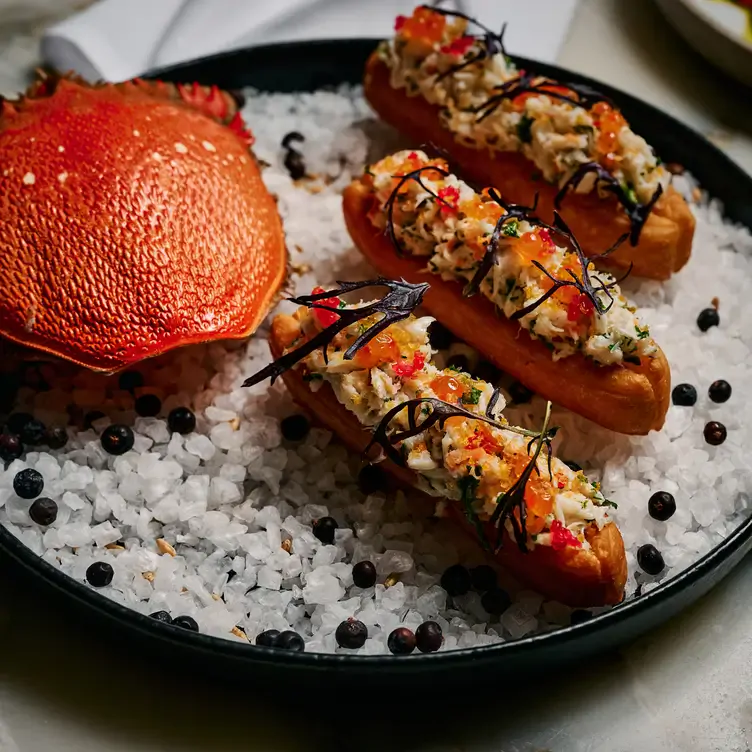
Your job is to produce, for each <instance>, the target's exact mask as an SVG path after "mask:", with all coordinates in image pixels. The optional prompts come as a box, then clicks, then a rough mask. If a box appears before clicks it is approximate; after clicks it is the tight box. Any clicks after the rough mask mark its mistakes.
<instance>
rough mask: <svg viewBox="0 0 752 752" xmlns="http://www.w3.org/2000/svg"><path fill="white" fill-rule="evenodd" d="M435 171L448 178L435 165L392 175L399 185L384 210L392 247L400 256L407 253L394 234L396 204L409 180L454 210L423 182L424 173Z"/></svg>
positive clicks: (447, 174) (445, 172)
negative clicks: (401, 189)
mask: <svg viewBox="0 0 752 752" xmlns="http://www.w3.org/2000/svg"><path fill="white" fill-rule="evenodd" d="M428 171H433V172H438V173H439V175H441V176H442V177H445V178H446V177H448V176H449V173H448V172H447V171H446V170H444V169H442V168H441V167H435V166H434V165H426V166H424V167H419V168H418V169H417V170H413V171H412V172H407V173H405V174H404V175H392V177H393V178H399V183H397V185H396V186H395V188H394V190H393V191H392V193H391V194H390V196H389V198H388V199H387V200H386V204H385V205H384V208H385V209H386V231H387V234H388V235H389V240H391V241H392V245H393V246H394V248H395V250H396V251H397V255H398V256H404V254H405V252H404V250H403V248H402V246H401V245H400V243H399V240H397V235H396V234H395V232H394V202H395V201H396V200H397V196H398V195H399V191H400V188H402V186H403V185H404V184H405V183H407V181H408V180H414V181H415V182H416V183H417V184H418V185H419V186H420V187H421V188H422V189H423V190H424V191H426V193H430V194H431V196H433V197H434V198H435V199H436V200H437V201H438V202H439V203H440V204H444V206H447V207H449V208H450V209H452V208H453V207H452V206H451V204H449V203H448V202H447V201H444V199H443V198H441V196H439V195H438V194H436V193H434V192H433V191H432V190H431V189H430V188H428V187H427V186H426V184H425V183H424V182H423V181H422V180H421V175H422V174H423V173H424V172H428Z"/></svg>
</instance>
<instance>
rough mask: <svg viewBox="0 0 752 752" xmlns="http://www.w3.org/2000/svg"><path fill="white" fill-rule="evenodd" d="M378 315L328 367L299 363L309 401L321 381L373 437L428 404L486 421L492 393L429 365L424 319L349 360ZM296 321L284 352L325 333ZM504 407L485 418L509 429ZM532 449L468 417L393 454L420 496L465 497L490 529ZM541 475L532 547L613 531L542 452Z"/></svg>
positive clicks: (598, 503)
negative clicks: (417, 402) (417, 403)
mask: <svg viewBox="0 0 752 752" xmlns="http://www.w3.org/2000/svg"><path fill="white" fill-rule="evenodd" d="M361 305H367V304H361ZM380 316H381V314H375V315H374V316H373V317H371V318H370V319H365V320H361V321H359V322H357V323H355V324H352V325H350V326H348V327H347V328H345V329H343V330H342V331H341V332H340V333H339V334H338V335H336V336H335V337H334V339H333V340H332V342H331V344H330V345H329V346H328V347H327V357H326V359H325V358H324V354H323V353H322V352H321V350H316V351H314V352H313V353H311V354H310V355H308V356H307V357H306V358H304V359H303V360H301V362H300V364H299V366H298V367H299V368H302V369H303V370H304V372H305V373H304V378H305V380H306V381H308V383H309V385H310V387H311V389H312V390H313V391H314V392H315V391H318V389H319V388H321V386H322V385H323V383H324V382H327V383H328V384H329V385H330V386H331V388H332V389H333V391H334V394H335V395H336V397H337V399H338V400H339V402H340V403H341V404H342V405H344V406H345V407H346V408H347V409H348V410H349V411H350V412H352V413H353V414H354V415H355V416H357V418H358V420H359V421H360V423H361V424H363V425H364V426H367V427H369V428H374V427H375V426H377V425H378V424H379V423H380V422H381V420H382V418H384V416H385V415H386V413H387V412H389V410H391V409H392V408H394V407H395V406H397V405H399V404H401V403H403V402H407V401H408V400H414V399H417V398H425V397H432V398H438V399H440V400H442V401H444V402H448V403H450V404H453V405H454V404H456V405H457V406H459V407H461V408H463V409H464V410H467V411H468V412H470V413H472V414H474V415H477V416H479V417H487V410H488V406H489V401H490V400H491V399H492V397H493V394H494V389H493V387H492V386H491V385H490V384H488V383H486V382H484V381H481V380H479V379H475V378H473V377H472V376H471V375H470V374H468V373H465V372H463V371H459V370H455V369H452V368H447V369H444V370H440V369H438V368H437V367H436V366H434V365H433V364H432V363H431V356H432V355H433V351H432V349H431V346H430V344H429V339H428V327H429V325H430V324H431V322H432V321H433V319H432V318H430V317H421V318H416V317H414V316H410V317H409V318H408V319H405V320H404V321H401V322H398V323H394V324H392V325H391V326H389V327H388V328H387V329H385V330H384V331H383V332H381V333H380V334H378V335H377V336H376V337H375V338H373V339H372V340H370V341H369V342H368V343H367V344H366V345H365V346H364V347H362V348H361V349H359V350H358V351H357V352H356V354H355V356H354V357H353V358H352V359H349V360H346V359H345V358H344V353H345V351H346V350H347V348H348V347H349V346H350V345H351V344H352V343H353V342H354V341H355V339H356V338H357V337H358V336H360V335H361V334H362V333H363V332H364V331H366V330H367V329H368V328H369V327H370V326H373V324H375V323H376V322H377V321H378V320H379V318H380ZM295 317H296V319H297V321H298V323H299V324H300V329H301V334H300V336H299V337H298V338H297V339H296V340H295V341H293V342H291V343H290V345H289V347H288V348H287V351H288V352H289V351H290V350H294V349H295V348H296V347H298V346H299V345H300V344H302V343H303V342H304V341H306V340H308V339H310V338H311V337H313V336H315V335H316V334H317V333H318V332H320V331H321V330H322V329H323V328H324V325H323V324H322V323H321V321H320V320H319V319H318V318H317V317H316V315H315V312H313V313H312V312H311V310H310V309H308V308H305V307H302V308H300V309H298V311H297V313H296V314H295ZM314 398H315V397H314ZM504 404H505V403H504V399H503V397H501V396H499V398H498V401H497V402H496V404H495V405H494V407H493V410H491V416H490V417H492V418H493V420H494V421H496V422H497V423H501V424H502V425H506V424H507V421H506V420H505V419H504V417H503V415H502V410H503V408H504ZM408 409H409V408H406V409H405V410H402V411H400V412H399V413H398V414H397V416H396V417H395V418H394V419H393V420H392V421H391V423H390V425H389V433H390V435H391V434H392V433H394V432H395V431H402V430H405V429H407V428H408V415H407V412H408ZM428 410H429V408H428V407H427V406H425V405H422V406H421V407H419V408H417V409H416V412H415V414H414V417H415V419H416V421H417V422H418V423H420V422H421V421H422V416H421V415H420V413H421V412H422V411H428ZM529 441H530V439H529V438H528V437H526V436H522V435H519V434H517V433H513V432H512V431H511V430H506V429H503V428H497V427H495V426H492V425H490V424H488V423H486V422H483V421H482V420H476V419H474V418H472V417H470V416H457V417H451V418H449V419H448V420H446V422H445V424H444V426H443V427H440V426H439V425H438V423H434V424H433V425H432V426H430V427H428V428H426V429H425V430H423V431H422V432H421V433H419V434H418V435H417V436H413V437H411V438H408V439H405V440H404V441H402V442H400V443H397V444H395V447H396V448H397V450H398V451H399V452H400V454H401V456H402V457H403V458H404V462H405V464H406V465H407V467H409V468H410V469H412V470H414V471H415V473H416V474H417V477H418V486H419V487H420V488H421V490H423V491H425V492H427V493H428V494H431V495H432V496H437V497H447V498H450V499H455V500H461V499H464V500H465V501H467V495H468V492H469V491H468V489H470V491H471V493H472V499H471V502H470V503H471V506H472V509H473V512H474V514H475V515H476V516H477V517H478V518H479V519H480V520H481V521H484V522H487V521H489V520H490V519H491V516H492V515H493V513H494V511H495V509H496V506H497V503H498V500H499V498H500V497H501V496H502V495H503V493H504V492H505V491H507V490H508V489H509V488H510V487H511V486H512V485H513V484H514V483H515V481H517V480H518V478H519V477H520V475H521V473H522V472H523V470H524V469H525V467H526V466H527V464H528V463H529V462H530V460H531V455H530V454H528V443H529ZM537 466H538V472H537V473H535V472H533V473H532V475H531V477H530V480H529V481H528V483H527V486H526V489H525V494H524V501H525V508H526V513H527V514H526V517H527V519H526V528H527V533H528V539H529V542H530V543H531V544H532V545H544V546H553V547H554V548H564V547H567V546H574V547H576V548H588V547H589V544H588V542H587V540H586V539H585V534H584V533H585V529H586V528H587V527H588V525H590V524H591V523H595V524H596V525H597V527H598V528H599V529H600V528H602V527H603V526H604V525H605V524H608V523H610V522H611V518H610V517H609V515H608V512H607V506H606V500H605V499H604V497H603V495H602V494H601V493H600V491H599V487H598V484H594V483H591V482H590V481H588V479H587V478H586V477H585V475H584V474H583V473H582V472H574V471H572V470H571V469H570V468H569V467H567V466H566V465H565V464H564V463H563V462H561V461H560V460H558V459H556V458H552V460H551V474H550V475H549V469H548V462H547V458H546V456H545V453H541V455H540V457H539V459H538V462H537ZM506 524H507V529H508V530H509V531H510V533H511V532H512V527H511V522H510V521H509V520H507V522H506Z"/></svg>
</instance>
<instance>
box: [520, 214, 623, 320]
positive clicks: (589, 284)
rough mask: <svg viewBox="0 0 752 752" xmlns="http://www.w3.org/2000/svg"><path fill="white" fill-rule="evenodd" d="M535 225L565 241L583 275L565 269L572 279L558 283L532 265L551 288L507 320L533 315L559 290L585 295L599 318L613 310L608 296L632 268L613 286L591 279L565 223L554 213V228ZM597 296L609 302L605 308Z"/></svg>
mask: <svg viewBox="0 0 752 752" xmlns="http://www.w3.org/2000/svg"><path fill="white" fill-rule="evenodd" d="M538 225H539V226H541V227H545V228H546V229H548V230H550V231H553V232H555V233H556V234H557V235H559V236H560V237H562V238H564V239H565V240H566V242H567V243H568V245H569V246H570V247H571V249H572V250H573V251H574V252H575V253H576V254H577V258H578V260H579V262H580V267H581V269H582V271H581V273H580V276H579V277H578V276H577V275H576V274H575V273H574V272H573V271H572V270H571V269H567V273H568V274H569V276H570V277H571V279H560V278H559V277H554V276H553V275H552V274H551V273H550V272H549V271H548V270H547V269H546V268H545V267H544V266H543V265H542V264H541V263H540V262H539V261H533V262H532V263H533V265H534V266H536V267H537V268H538V269H540V270H541V271H542V272H543V273H544V274H545V275H546V276H547V277H548V278H549V279H550V280H551V281H552V282H553V283H554V284H553V286H552V287H551V288H550V289H549V290H546V292H544V293H543V295H541V296H540V298H538V300H534V301H533V302H532V303H530V304H528V305H526V306H524V307H523V308H520V310H519V311H515V312H514V313H513V314H512V315H511V316H510V317H509V318H510V319H511V320H512V321H517V320H518V319H521V318H522V317H523V316H527V314H528V313H530V312H531V311H534V310H535V309H536V308H537V307H538V306H539V305H541V304H542V303H543V302H544V301H546V300H548V298H550V297H551V296H552V295H553V294H554V293H555V292H556V291H557V290H559V289H560V288H562V287H575V288H576V289H577V290H578V291H579V292H580V294H582V295H585V296H586V297H587V298H588V300H590V302H591V303H592V304H593V308H594V309H595V312H596V313H598V314H599V315H601V316H602V315H603V314H605V313H608V311H610V310H611V306H613V304H614V296H613V295H612V294H611V289H612V288H614V287H616V286H617V285H618V284H619V283H620V282H622V281H623V280H624V279H626V278H627V277H628V276H629V273H630V272H631V271H632V264H630V265H629V269H628V270H627V272H626V274H624V275H623V276H622V277H620V278H619V279H615V280H613V282H608V283H606V282H604V281H603V280H602V279H601V278H600V277H599V276H597V275H594V276H593V277H592V278H591V276H590V272H589V271H588V260H587V259H586V258H585V254H584V252H583V250H582V247H581V246H580V244H579V242H578V241H577V238H575V236H574V235H573V234H572V232H571V231H570V229H569V227H568V226H567V224H566V222H564V220H563V219H562V218H561V215H560V214H559V213H558V212H556V211H555V212H554V223H553V225H546V224H545V223H543V222H539V223H538ZM625 239H626V235H622V237H621V238H619V240H618V241H617V242H616V243H615V244H614V245H612V246H611V248H609V249H607V250H606V251H604V252H603V253H601V254H600V255H599V256H598V258H603V257H605V256H607V255H608V254H609V253H612V252H613V251H615V250H616V249H617V248H618V247H619V246H620V245H621V243H622V242H624V240H625ZM593 281H595V282H596V283H597V287H595V286H594V285H593ZM598 293H603V294H604V295H605V296H606V297H607V298H608V304H605V303H604V302H603V301H602V300H601V299H600V297H599V295H598Z"/></svg>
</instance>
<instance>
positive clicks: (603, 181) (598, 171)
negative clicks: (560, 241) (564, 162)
mask: <svg viewBox="0 0 752 752" xmlns="http://www.w3.org/2000/svg"><path fill="white" fill-rule="evenodd" d="M591 172H593V173H595V182H596V185H597V186H598V187H599V188H601V189H602V190H604V191H606V192H607V193H611V194H613V195H614V196H615V197H616V200H617V201H618V202H619V203H620V204H621V205H622V207H623V208H624V211H625V212H626V214H627V217H629V224H630V232H629V242H630V244H631V245H633V246H635V245H637V243H638V241H639V239H640V233H642V228H643V227H644V226H645V222H647V219H648V215H649V214H650V212H651V211H652V210H653V207H654V206H655V202H656V201H658V199H659V198H660V197H661V195H662V194H663V186H662V185H659V186H658V187H657V188H656V189H655V193H653V195H652V196H651V197H650V200H649V201H648V202H647V203H646V204H641V203H640V202H639V201H637V200H636V199H634V198H633V197H632V195H634V192H633V191H628V190H627V189H625V187H624V186H623V185H622V184H621V183H620V182H619V181H618V180H617V179H616V178H615V177H614V176H613V175H612V174H611V173H610V172H609V171H608V170H607V169H606V168H605V167H604V166H603V165H600V164H598V163H597V162H586V163H585V164H583V165H582V166H581V167H580V168H579V169H578V170H577V172H575V173H574V175H572V176H571V177H570V178H569V179H568V180H567V181H566V183H564V185H563V186H562V187H561V189H560V190H559V192H558V193H557V194H556V198H555V199H554V206H555V207H556V208H557V209H558V208H559V207H560V206H561V201H562V199H563V198H564V196H565V195H566V194H567V191H569V189H570V188H571V189H572V190H574V189H576V188H577V186H578V185H579V184H580V183H581V182H582V180H583V178H584V177H585V176H586V175H588V174H590V173H591ZM630 194H632V195H630Z"/></svg>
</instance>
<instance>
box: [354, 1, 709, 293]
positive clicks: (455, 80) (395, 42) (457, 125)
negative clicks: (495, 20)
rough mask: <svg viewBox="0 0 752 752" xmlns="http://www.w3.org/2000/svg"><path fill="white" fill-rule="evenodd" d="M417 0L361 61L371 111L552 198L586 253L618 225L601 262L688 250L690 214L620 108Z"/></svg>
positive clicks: (488, 172) (480, 175)
mask: <svg viewBox="0 0 752 752" xmlns="http://www.w3.org/2000/svg"><path fill="white" fill-rule="evenodd" d="M470 20H471V19H469V18H468V17H465V16H463V15H462V14H458V13H453V12H451V11H442V10H441V9H436V8H427V7H424V6H421V7H418V8H416V10H415V11H414V13H413V15H412V16H411V17H409V18H406V17H403V16H400V17H398V19H397V23H396V27H395V28H396V33H395V36H394V38H393V39H391V40H388V41H385V42H383V43H382V44H381V45H380V46H379V48H378V50H377V51H376V52H374V53H373V55H372V56H371V58H370V59H369V61H368V63H367V66H366V73H365V81H364V87H365V94H366V98H367V99H368V101H369V103H370V104H371V106H372V107H373V108H374V109H375V110H376V112H377V113H378V114H379V116H380V117H381V118H383V119H384V120H385V121H386V122H388V123H389V124H391V125H393V126H394V127H395V128H397V130H399V131H401V132H403V133H404V134H405V135H407V136H408V137H410V138H411V139H413V140H414V141H415V143H416V144H425V143H431V144H433V145H435V146H436V147H437V148H440V149H443V150H444V151H446V152H447V153H448V154H449V155H450V156H451V158H452V161H453V162H456V163H457V164H458V165H459V167H460V168H461V171H462V175H463V176H464V177H466V178H467V179H469V180H472V181H474V182H477V183H480V184H482V185H492V186H494V187H495V188H497V189H498V190H499V191H500V192H501V194H502V195H503V196H504V198H505V199H507V200H508V201H512V202H515V203H519V204H526V205H531V204H532V203H533V201H534V199H535V196H536V195H538V214H539V216H541V218H542V219H544V220H546V221H548V222H551V221H552V219H553V211H554V209H558V210H559V212H560V213H561V216H562V217H563V218H564V220H565V222H566V223H567V225H568V226H569V227H570V228H571V229H572V231H573V232H574V234H575V235H576V236H577V237H578V238H579V240H580V243H581V245H582V248H583V250H584V251H585V253H586V254H587V255H589V256H592V255H597V254H599V253H600V252H601V251H603V250H604V249H605V248H608V247H610V246H612V245H613V244H614V243H615V242H616V240H617V239H618V238H619V237H620V236H621V235H623V234H625V233H628V235H629V243H628V244H627V243H625V244H624V245H622V246H621V247H620V248H619V249H618V250H617V251H616V252H615V253H614V254H613V255H612V256H610V258H609V259H608V265H609V268H616V269H627V268H629V266H630V265H632V266H633V271H634V273H635V274H637V275H639V276H645V277H649V278H653V279H668V278H669V277H670V276H671V274H673V273H674V272H676V271H678V270H679V269H681V268H682V267H683V266H684V264H685V263H686V262H687V260H688V259H689V256H690V251H691V245H692V238H693V235H694V226H695V220H694V216H693V214H692V212H691V210H690V208H689V206H688V205H687V203H686V201H685V200H684V198H683V197H682V196H681V195H680V194H679V193H678V192H677V191H676V190H675V189H674V188H673V187H672V186H671V184H670V179H671V175H670V173H669V172H668V170H667V169H666V167H665V166H664V165H663V164H662V163H661V161H660V159H659V158H658V157H657V156H656V155H655V153H654V152H653V149H652V148H651V147H650V146H649V145H648V143H647V142H646V141H645V139H644V138H642V137H641V136H639V135H638V134H637V133H635V132H634V131H633V130H632V129H631V128H630V126H629V123H628V122H627V120H626V119H625V118H624V116H623V115H622V114H621V112H620V111H619V109H618V108H617V107H616V106H615V105H614V104H613V103H612V102H611V101H610V100H609V99H608V98H607V97H604V96H602V95H600V94H599V93H598V92H596V91H594V90H593V89H591V88H590V87H586V86H583V85H578V84H574V83H560V82H557V81H553V80H551V79H549V78H547V77H545V76H539V75H536V74H535V73H531V72H529V71H523V70H518V69H517V68H516V67H515V65H514V64H513V62H512V61H511V60H510V59H509V57H507V55H506V54H505V51H504V45H503V40H502V35H499V34H496V33H494V32H493V31H492V30H490V29H488V28H486V27H484V26H482V25H481V24H479V23H478V22H475V21H472V23H474V24H475V25H476V26H478V28H479V30H480V31H479V33H478V32H476V33H469V32H468V21H470Z"/></svg>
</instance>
